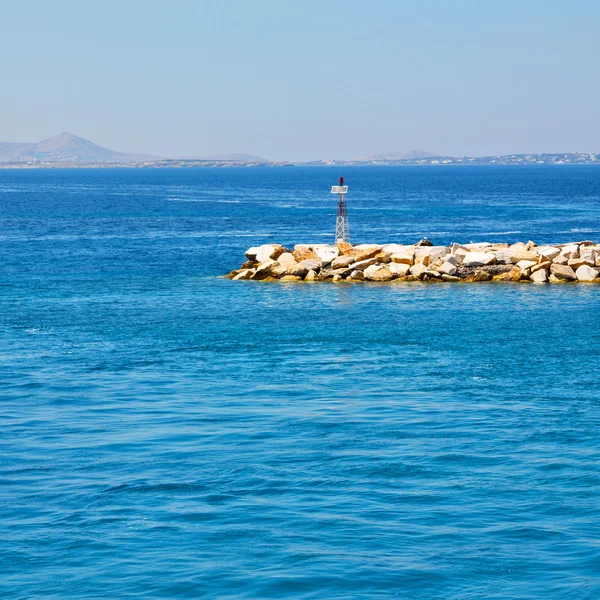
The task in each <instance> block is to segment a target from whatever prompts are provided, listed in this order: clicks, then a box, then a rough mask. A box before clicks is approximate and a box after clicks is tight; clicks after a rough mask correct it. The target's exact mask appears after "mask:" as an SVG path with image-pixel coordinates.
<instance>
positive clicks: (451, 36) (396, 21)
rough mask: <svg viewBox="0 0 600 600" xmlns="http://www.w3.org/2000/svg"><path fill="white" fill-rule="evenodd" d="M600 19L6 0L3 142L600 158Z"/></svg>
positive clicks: (256, 4) (217, 3)
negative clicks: (62, 138) (74, 140)
mask: <svg viewBox="0 0 600 600" xmlns="http://www.w3.org/2000/svg"><path fill="white" fill-rule="evenodd" d="M599 22H600V2H594V1H577V0H574V1H571V2H564V1H554V0H546V1H538V0H527V1H524V0H519V1H513V0H502V1H493V0H489V1H485V2H484V1H467V0H454V1H450V0H448V1H439V0H427V1H423V2H416V1H410V2H408V1H403V0H369V1H367V0H365V1H353V0H345V1H337V0H320V1H314V0H302V1H292V0H278V1H275V0H204V1H203V0H196V1H194V0H171V1H170V2H165V1H164V0H160V1H155V0H144V1H136V0H121V1H119V2H116V1H113V0H104V1H102V2H99V1H91V0H90V1H85V2H83V1H81V0H78V1H70V0H69V1H67V0H63V1H61V0H53V1H52V2H49V1H47V0H44V1H41V0H34V1H31V0H30V1H28V2H22V1H21V0H14V1H13V0H0V52H1V55H2V60H1V61H0V81H1V83H2V88H1V92H0V140H2V141H37V140H39V139H42V138H45V137H49V136H52V135H55V134H57V133H60V132H61V131H64V130H68V131H71V132H73V133H76V134H78V135H81V136H83V137H86V138H89V139H92V140H93V141H95V142H97V143H100V144H102V145H105V146H108V147H111V148H114V149H117V150H124V151H132V152H147V153H153V154H157V155H170V156H175V155H199V154H205V153H225V152H249V153H252V154H258V155H261V156H265V157H267V158H272V159H289V160H302V159H311V158H327V157H330V158H352V157H356V156H360V155H364V154H369V153H373V152H390V151H403V150H408V149H411V148H423V149H425V150H429V151H431V152H436V153H440V154H450V155H465V154H470V155H485V154H504V153H512V152H544V151H548V152H562V151H596V152H598V151H600V119H598V108H597V107H598V97H599V96H600V94H599V92H600V84H599V83H598V64H599V59H600V45H599V44H598V41H597V39H598V23H599Z"/></svg>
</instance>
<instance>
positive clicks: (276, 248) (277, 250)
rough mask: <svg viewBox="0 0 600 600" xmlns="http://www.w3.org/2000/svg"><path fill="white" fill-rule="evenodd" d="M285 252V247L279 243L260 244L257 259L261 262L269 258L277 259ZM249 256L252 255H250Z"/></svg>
mask: <svg viewBox="0 0 600 600" xmlns="http://www.w3.org/2000/svg"><path fill="white" fill-rule="evenodd" d="M283 252H284V248H283V246H280V245H279V244H263V245H262V246H259V248H258V251H257V252H256V257H255V260H256V261H258V262H259V263H261V262H264V261H265V260H269V259H273V260H275V259H277V258H279V256H281V255H282V254H283ZM246 256H248V255H246ZM248 258H250V257H249V256H248Z"/></svg>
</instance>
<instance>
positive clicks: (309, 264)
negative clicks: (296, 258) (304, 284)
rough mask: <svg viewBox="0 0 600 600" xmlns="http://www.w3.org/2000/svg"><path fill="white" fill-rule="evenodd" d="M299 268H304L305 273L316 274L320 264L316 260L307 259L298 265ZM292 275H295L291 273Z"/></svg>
mask: <svg viewBox="0 0 600 600" xmlns="http://www.w3.org/2000/svg"><path fill="white" fill-rule="evenodd" d="M299 264H300V266H301V267H303V268H305V269H306V270H307V271H315V273H316V272H318V271H319V269H320V268H321V263H320V262H319V261H318V260H315V259H312V258H307V259H306V260H303V261H302V262H300V263H299ZM292 274H293V275H294V274H295V273H292Z"/></svg>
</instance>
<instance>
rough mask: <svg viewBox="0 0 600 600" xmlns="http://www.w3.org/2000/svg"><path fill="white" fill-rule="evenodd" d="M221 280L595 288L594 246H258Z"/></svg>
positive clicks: (598, 252) (598, 271)
mask: <svg viewBox="0 0 600 600" xmlns="http://www.w3.org/2000/svg"><path fill="white" fill-rule="evenodd" d="M245 254H246V259H247V260H246V261H245V262H244V263H243V264H242V265H241V266H240V268H239V269H236V270H234V271H231V273H229V274H228V275H227V276H226V277H228V278H229V279H233V280H234V281H240V280H252V281H282V282H284V281H305V282H317V281H330V282H340V283H342V282H392V283H396V282H397V283H400V282H432V283H434V282H448V283H449V282H455V283H479V282H519V283H520V282H530V283H537V284H545V283H551V284H558V283H561V284H566V283H576V282H579V283H600V244H595V243H594V242H592V241H579V242H570V243H568V244H553V245H541V246H538V245H537V244H535V243H534V242H532V241H529V242H517V243H515V244H510V245H509V244H503V243H498V244H495V243H490V242H481V243H468V244H458V243H453V244H451V245H449V246H436V245H433V243H432V242H430V241H429V240H427V239H426V238H425V239H423V240H421V241H420V242H418V243H415V244H413V245H403V244H359V245H356V246H353V245H352V244H350V243H349V242H346V241H341V242H338V243H337V244H331V245H329V244H299V245H296V246H294V247H293V248H286V247H284V246H282V245H279V244H263V245H262V246H256V247H252V248H249V249H248V250H246V253H245Z"/></svg>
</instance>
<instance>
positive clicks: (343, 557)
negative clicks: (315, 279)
mask: <svg viewBox="0 0 600 600" xmlns="http://www.w3.org/2000/svg"><path fill="white" fill-rule="evenodd" d="M340 174H342V175H344V177H345V179H346V180H347V182H348V184H349V185H350V194H349V197H348V204H349V212H350V223H351V227H352V230H353V236H354V241H356V242H360V241H365V242H367V241H390V242H392V241H398V242H413V241H415V240H417V239H420V237H422V236H423V235H427V236H428V237H430V238H431V239H432V240H434V241H435V242H440V243H449V242H451V241H453V240H457V241H470V240H473V241H481V240H494V241H505V240H506V241H509V242H512V241H516V240H524V241H527V239H529V238H532V239H534V240H535V241H538V242H557V243H558V242H561V241H570V240H574V239H585V238H591V239H594V240H596V241H598V240H600V210H599V209H600V169H598V168H594V167H590V168H586V167H579V168H575V167H564V168H559V167H555V168H471V169H469V168H464V169H462V168H455V169H443V168H437V169H436V168H423V169H420V168H414V169H413V168H399V169H395V168H387V169H376V168H372V169H360V168H353V169H345V170H344V172H343V173H338V172H337V170H330V169H295V168H290V169H283V168H282V169H257V170H239V171H233V170H218V169H210V170H192V171H183V170H173V171H141V170H135V171H128V170H106V171H60V170H57V171H0V226H1V229H0V402H1V404H0V406H1V413H0V414H1V421H0V448H1V452H0V522H1V523H2V536H1V537H0V569H1V571H0V572H1V573H2V577H1V578H0V596H1V597H4V598H55V599H64V598H157V599H159V598H160V599H162V598H198V597H208V598H216V597H218V598H284V597H285V598H387V597H398V598H408V599H414V598H419V599H420V598H423V599H464V600H466V599H476V598H502V599H504V598H569V599H571V598H577V599H595V598H598V597H600V542H599V534H600V526H599V525H598V523H599V522H600V502H599V501H598V494H599V492H600V475H599V474H598V464H600V444H599V436H598V433H599V431H598V425H599V422H600V359H599V354H598V349H599V347H600V316H599V315H600V286H598V285H595V286H594V285H572V286H568V285H567V286H533V285H526V284H522V285H490V284H480V285H451V284H447V285H446V284H444V285H433V284H431V285H420V284H410V285H409V284H404V285H398V284H396V285H361V284H353V285H331V284H314V285H306V284H303V285H297V284H287V285H286V284H282V283H260V282H231V281H229V280H225V279H220V278H218V275H220V274H222V273H225V272H227V271H229V270H230V269H232V268H235V267H237V265H238V264H239V263H240V262H241V260H243V252H244V250H245V249H246V248H247V247H248V246H251V245H256V244H258V243H263V242H266V241H278V242H282V243H284V244H293V243H298V242H306V241H325V242H328V241H331V237H332V232H333V221H334V218H335V214H334V213H335V206H334V201H332V199H331V198H330V196H329V194H328V189H329V188H328V186H329V185H331V184H332V182H333V183H335V180H336V179H337V178H338V177H339V175H340Z"/></svg>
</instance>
